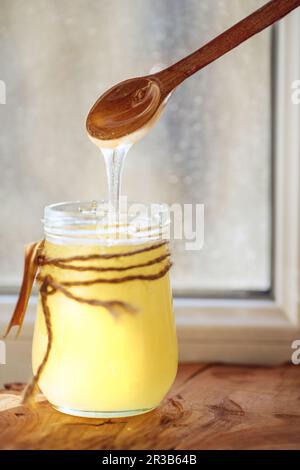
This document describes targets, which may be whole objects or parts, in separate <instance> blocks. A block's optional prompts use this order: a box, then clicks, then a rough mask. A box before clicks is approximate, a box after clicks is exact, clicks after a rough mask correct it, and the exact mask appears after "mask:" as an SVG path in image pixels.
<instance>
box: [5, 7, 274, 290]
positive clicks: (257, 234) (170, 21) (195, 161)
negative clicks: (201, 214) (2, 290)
mask: <svg viewBox="0 0 300 470" xmlns="http://www.w3.org/2000/svg"><path fill="white" fill-rule="evenodd" d="M263 3H264V0H250V1H248V2H241V1H228V0H227V1H226V0H225V1H219V0H218V1H217V0H214V1H213V2H211V1H209V2H207V1H200V2H199V1H198V0H192V1H190V2H188V4H186V3H185V2H182V1H181V0H175V1H174V0H167V1H165V2H161V1H160V0H155V1H154V2H148V1H147V0H142V1H141V0H138V1H137V0H129V1H128V2H122V1H120V0H113V1H110V2H95V1H89V2H88V3H86V2H76V4H74V2H69V1H67V2H59V1H56V0H55V1H51V2H47V5H46V4H45V3H43V2H36V1H29V2H26V3H24V4H22V5H20V3H19V2H16V1H15V0H13V1H12V2H5V4H4V5H3V6H2V14H1V20H0V22H1V23H0V25H1V41H0V54H1V63H2V72H1V73H2V76H1V77H0V78H1V79H2V80H4V81H5V83H6V86H7V104H6V105H5V106H2V107H1V108H0V112H1V142H0V152H1V180H2V182H1V192H2V201H4V203H3V205H2V220H3V227H2V243H1V247H0V262H1V278H0V284H1V285H2V286H7V287H9V288H10V290H11V289H16V287H17V286H18V285H19V282H20V270H21V268H22V251H23V245H24V243H26V242H28V241H31V240H34V239H38V238H41V237H42V228H41V222H40V219H41V217H42V214H43V207H44V206H45V205H46V204H49V203H52V202H59V201H64V200H77V199H80V200H89V199H101V198H105V197H106V179H105V173H104V165H103V161H102V157H101V155H98V151H97V149H96V147H95V148H94V146H93V145H92V144H91V143H90V142H89V140H88V139H87V138H86V134H85V129H84V122H85V117H86V114H87V111H88V109H89V107H90V105H91V104H92V103H93V101H94V100H95V98H96V97H97V96H98V95H99V94H100V93H101V92H102V91H104V90H106V89H107V88H108V87H110V86H111V85H112V84H113V83H114V82H118V81H119V80H122V79H125V78H128V77H132V76H136V75H138V74H146V73H148V72H149V68H151V67H152V66H155V65H157V64H163V63H164V64H170V63H172V62H174V61H176V60H177V59H179V58H181V57H183V56H184V55H185V54H187V53H189V52H191V51H193V50H195V49H197V48H198V47H200V45H201V44H203V43H205V42H206V41H208V40H209V39H210V38H212V37H213V36H215V35H217V34H218V33H220V32H222V31H223V30H224V29H226V28H227V27H228V26H229V25H231V24H233V23H234V22H235V21H237V20H238V19H240V18H242V17H244V16H246V15H247V14H249V13H250V12H251V11H253V10H255V9H256V8H257V7H258V6H260V5H261V4H263ZM20 18H22V21H21V20H20ZM116 18H117V20H116ZM271 50H272V32H271V30H270V29H269V30H267V31H265V32H263V33H262V34H261V35H259V36H258V37H255V38H253V39H252V40H251V41H249V42H247V43H246V44H244V45H242V46H241V47H240V48H238V49H237V50H235V51H233V52H232V53H230V54H228V55H227V56H226V57H224V58H222V59H221V60H219V61H218V62H216V63H215V64H213V65H211V66H210V67H207V68H206V69H205V70H203V71H201V72H200V73H199V74H197V75H196V76H194V77H192V78H191V79H190V80H189V81H188V82H186V83H185V84H183V85H182V86H181V87H180V88H179V89H178V90H177V91H176V93H174V96H173V97H172V98H171V100H170V102H169V105H168V108H167V110H166V112H165V114H164V116H163V118H162V121H161V122H160V123H159V125H157V126H156V128H155V129H153V132H151V133H150V134H149V136H147V137H146V138H145V139H144V140H142V141H141V142H140V143H139V144H138V145H136V147H134V148H133V149H132V150H131V151H130V153H129V155H128V158H127V162H126V165H125V172H124V182H123V191H124V193H126V194H128V196H129V198H130V199H131V200H134V201H137V200H143V201H145V202H151V201H153V202H154V201H155V202H157V201H161V202H167V203H170V204H172V203H180V204H184V203H193V204H196V203H203V204H204V206H205V245H204V248H203V250H201V251H196V252H195V251H193V252H187V251H186V250H185V249H184V243H183V242H181V243H179V242H177V243H175V245H174V249H173V252H174V261H175V264H174V270H173V286H174V289H175V292H179V293H184V294H185V295H187V294H194V295H199V294H201V293H202V294H203V293H204V292H206V291H208V293H210V292H219V291H221V292H224V291H232V290H233V291H248V290H249V291H253V290H257V291H267V290H269V289H270V285H271V272H270V267H271V259H270V253H271V249H270V247H271V229H270V228H271V201H270V192H271V180H270V175H271V146H270V142H271V92H270V90H271V88H272V87H271ZM145 181H147V184H145ZM12 248H13V249H12Z"/></svg>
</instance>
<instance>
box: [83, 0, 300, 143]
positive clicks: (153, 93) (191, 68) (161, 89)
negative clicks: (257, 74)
mask: <svg viewBox="0 0 300 470" xmlns="http://www.w3.org/2000/svg"><path fill="white" fill-rule="evenodd" d="M299 5H300V0H272V1H270V2H268V3H267V4H266V5H264V6H263V7H262V8H260V9H258V10H256V11H255V12H254V13H252V14H251V15H250V16H248V17H247V18H245V19H243V20H242V21H240V22H239V23H237V24H236V25H234V26H233V27H231V28H230V29H228V30H227V31H225V32H224V33H222V34H221V35H220V36H217V37H216V38H215V39H213V40H212V41H210V42H209V43H208V44H206V45H205V46H203V47H201V48H200V49H198V50H197V51H195V52H193V53H192V54H190V55H189V56H187V57H185V58H184V59H182V60H180V61H179V62H177V63H176V64H174V65H171V66H170V67H168V68H167V69H164V70H162V71H160V72H158V73H155V74H153V75H148V76H145V77H138V78H132V79H130V80H126V81H124V82H121V83H119V84H118V85H115V86H114V87H113V88H111V89H110V90H108V91H107V92H106V93H104V94H103V95H102V96H101V97H100V98H99V99H98V101H97V102H96V103H95V104H94V106H93V107H92V109H91V110H90V112H89V114H88V117H87V121H86V127H87V131H88V134H89V136H90V137H91V138H92V140H94V141H96V143H97V145H99V146H102V147H114V146H117V145H119V144H120V143H122V142H127V143H132V142H134V141H135V140H138V139H139V138H140V137H142V135H144V134H145V133H146V132H147V131H148V129H149V127H151V125H153V124H154V123H155V122H156V120H157V119H158V117H159V115H160V113H161V111H162V109H163V105H164V104H165V102H166V99H167V97H168V96H169V94H170V93H171V91H172V90H174V88H176V87H177V86H178V85H179V84H180V83H182V82H183V81H184V80H185V79H187V78H188V77H190V76H191V75H193V74H194V73H196V72H198V70H200V69H202V68H203V67H205V66H206V65H208V64H210V63H211V62H213V61H215V60H216V59H218V58H219V57H221V56H223V55H224V54H226V53H227V52H229V51H231V50H232V49H234V48H235V47H237V46H238V45H239V44H241V43H242V42H244V41H246V40H247V39H249V38H250V37H251V36H253V35H255V34H257V33H259V32H260V31H262V30H263V29H265V28H267V27H268V26H270V25H271V24H273V23H275V22H276V21H278V20H279V19H281V18H283V17H284V16H285V15H287V14H288V13H289V12H291V11H292V10H294V9H295V8H297V7H298V6H299Z"/></svg>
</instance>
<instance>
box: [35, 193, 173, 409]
mask: <svg viewBox="0 0 300 470" xmlns="http://www.w3.org/2000/svg"><path fill="white" fill-rule="evenodd" d="M169 224H170V221H169V213H168V208H167V206H165V205H161V204H154V205H151V206H143V205H137V204H133V205H131V206H130V207H129V209H128V208H127V206H126V207H123V205H121V209H120V215H119V219H118V221H117V222H116V221H112V219H111V217H110V212H109V210H108V206H107V204H106V203H103V202H101V203H96V202H92V203H77V202H76V203H62V204H55V205H51V206H48V207H46V208H45V215H44V228H45V243H44V246H43V249H42V252H41V253H40V254H39V257H38V264H39V275H38V282H39V287H40V293H39V302H38V314H37V320H36V324H35V330H34V338H33V356H32V357H33V372H34V374H35V375H37V374H38V375H39V377H38V384H39V387H40V389H41V391H42V392H43V394H44V395H45V396H46V398H47V399H48V400H49V402H50V403H51V404H52V405H53V406H54V407H55V408H56V409H57V410H59V411H62V412H64V413H68V414H71V415H75V416H89V417H120V416H129V415H136V414H140V413H145V412H147V411H150V410H152V409H153V408H155V407H157V406H158V405H159V403H160V402H161V400H162V399H163V398H164V396H165V395H166V393H167V392H168V390H169V389H170V387H171V385H172V383H173V381H174V379H175V376H176V371H177V341H176V330H175V323H174V318H173V310H172V295H171V289H170V281H169V273H168V271H169V269H170V266H171V262H170V253H169V243H168V231H169V230H168V228H169Z"/></svg>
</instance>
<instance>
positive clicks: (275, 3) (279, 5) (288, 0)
mask: <svg viewBox="0 0 300 470" xmlns="http://www.w3.org/2000/svg"><path fill="white" fill-rule="evenodd" d="M299 5H300V0H272V1H270V2H268V3H267V4H265V5H264V6H263V7H261V8H259V9H258V10H256V11H255V12H254V13H252V14H251V15H250V16H247V17H246V18H244V19H243V20H242V21H240V22H239V23H237V24H235V25H234V26H232V27H231V28H229V29H228V30H226V31H225V32H224V33H222V34H220V35H219V36H217V37H216V38H215V39H213V40H212V41H210V42H209V43H207V44H206V45H205V46H203V47H201V48H200V49H198V50H197V51H195V52H193V53H192V54H190V55H189V56H187V57H185V58H184V59H182V60H180V61H179V62H176V64H173V65H171V66H170V67H168V68H167V69H164V70H162V71H161V72H158V73H157V74H155V75H154V77H155V78H156V79H157V80H158V81H159V83H160V86H161V90H162V92H163V93H164V94H168V93H170V92H171V91H172V90H173V89H174V88H176V87H177V86H178V85H179V84H180V83H181V82H183V81H184V80H185V79H186V78H188V77H190V76H191V75H193V74H194V73H196V72H198V70H200V69H202V68H203V67H206V65H208V64H210V63H211V62H213V61H215V60H216V59H218V58H219V57H221V56H223V55H224V54H226V53H227V52H229V51H231V50H232V49H234V48H235V47H237V46H238V45H239V44H241V43H242V42H244V41H246V40H247V39H249V38H251V37H252V36H254V35H255V34H257V33H259V32H260V31H262V30H263V29H265V28H267V27H268V26H270V25H271V24H273V23H275V22H276V21H278V20H280V19H281V18H283V17H284V16H285V15H287V14H288V13H290V12H291V11H292V10H294V9H295V8H297V7H298V6H299Z"/></svg>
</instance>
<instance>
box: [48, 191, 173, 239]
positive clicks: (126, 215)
mask: <svg viewBox="0 0 300 470" xmlns="http://www.w3.org/2000/svg"><path fill="white" fill-rule="evenodd" d="M42 222H43V224H44V231H45V236H46V239H47V240H48V241H50V242H53V243H56V244H65V243H72V244H74V243H76V244H82V243H83V244H87V243H88V244H94V243H97V242H98V243H101V244H109V245H111V244H136V243H145V242H147V241H155V240H157V241H159V240H164V239H169V227H170V210H169V206H168V205H167V204H165V203H150V204H145V203H137V202H128V201H127V198H126V197H123V198H121V201H120V208H119V211H118V216H116V215H115V214H114V211H112V208H111V206H110V205H109V203H108V202H107V201H104V200H101V201H95V200H93V201H70V202H60V203H55V204H51V205H48V206H46V207H45V209H44V218H43V220H42Z"/></svg>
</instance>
